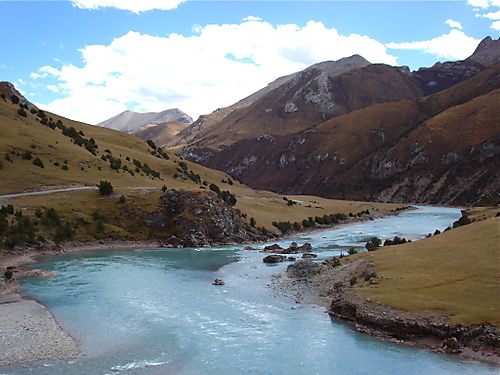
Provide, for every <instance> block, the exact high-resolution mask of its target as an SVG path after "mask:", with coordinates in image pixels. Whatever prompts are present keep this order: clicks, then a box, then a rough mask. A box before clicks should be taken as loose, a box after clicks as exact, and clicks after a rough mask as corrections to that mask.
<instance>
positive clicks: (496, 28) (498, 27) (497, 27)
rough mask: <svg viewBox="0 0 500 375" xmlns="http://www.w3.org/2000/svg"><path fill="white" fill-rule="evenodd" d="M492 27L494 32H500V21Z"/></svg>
mask: <svg viewBox="0 0 500 375" xmlns="http://www.w3.org/2000/svg"><path fill="white" fill-rule="evenodd" d="M490 27H491V28H492V29H494V30H497V31H500V21H494V22H492V23H491V25H490Z"/></svg>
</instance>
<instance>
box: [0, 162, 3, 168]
mask: <svg viewBox="0 0 500 375" xmlns="http://www.w3.org/2000/svg"><path fill="white" fill-rule="evenodd" d="M2 168H3V163H2V162H1V161H0V169H2Z"/></svg>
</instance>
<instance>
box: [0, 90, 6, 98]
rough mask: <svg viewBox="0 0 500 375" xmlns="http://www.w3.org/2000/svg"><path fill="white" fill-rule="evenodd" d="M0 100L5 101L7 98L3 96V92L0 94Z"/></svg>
mask: <svg viewBox="0 0 500 375" xmlns="http://www.w3.org/2000/svg"><path fill="white" fill-rule="evenodd" d="M0 98H2V99H3V100H7V96H5V94H4V93H3V92H2V93H1V94H0Z"/></svg>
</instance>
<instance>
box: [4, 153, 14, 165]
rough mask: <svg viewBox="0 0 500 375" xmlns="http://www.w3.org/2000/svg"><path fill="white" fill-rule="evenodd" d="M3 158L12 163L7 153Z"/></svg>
mask: <svg viewBox="0 0 500 375" xmlns="http://www.w3.org/2000/svg"><path fill="white" fill-rule="evenodd" d="M4 159H5V160H7V161H10V162H11V163H12V158H11V157H10V155H9V153H6V154H5V156H4Z"/></svg>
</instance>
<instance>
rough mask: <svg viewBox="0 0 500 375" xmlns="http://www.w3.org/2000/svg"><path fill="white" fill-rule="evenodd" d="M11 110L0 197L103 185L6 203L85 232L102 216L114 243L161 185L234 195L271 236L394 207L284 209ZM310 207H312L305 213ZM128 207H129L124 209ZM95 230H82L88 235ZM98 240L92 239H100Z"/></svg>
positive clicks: (262, 196) (245, 190) (142, 146)
mask: <svg viewBox="0 0 500 375" xmlns="http://www.w3.org/2000/svg"><path fill="white" fill-rule="evenodd" d="M18 109H19V106H16V105H13V104H11V103H10V101H8V100H3V99H1V98H0V155H1V160H0V194H8V193H16V192H24V191H33V190H35V191H36V190H44V189H56V188H64V187H70V186H71V187H74V186H82V185H87V186H95V185H96V184H98V183H99V181H101V180H107V181H109V182H111V184H112V186H113V187H114V189H115V192H116V194H117V195H115V196H114V197H113V196H110V197H103V196H99V194H98V193H97V192H96V191H93V190H85V191H73V192H64V193H58V194H51V195H44V196H43V199H40V197H38V196H28V197H22V198H16V200H15V202H13V203H14V204H15V205H16V207H35V208H40V207H42V208H43V207H45V208H47V207H54V208H57V209H58V210H60V212H61V213H62V214H64V215H67V217H68V219H71V220H81V219H83V220H84V222H83V224H82V225H83V226H84V227H85V226H87V225H89V224H88V223H87V221H91V222H93V223H94V222H95V220H97V219H94V218H93V216H92V215H94V212H97V211H103V212H105V213H106V217H107V218H108V222H106V223H104V224H105V228H106V230H107V231H106V232H105V233H107V234H110V235H113V236H117V237H120V238H130V239H137V237H134V236H135V234H134V233H136V230H138V229H137V228H135V227H134V225H135V224H134V223H136V222H137V221H138V220H142V219H143V214H144V212H150V213H151V212H155V210H156V209H157V208H158V202H159V197H160V196H161V195H162V191H161V190H162V188H163V186H166V187H167V188H169V189H174V190H184V191H190V192H193V193H194V194H195V195H198V196H204V197H208V196H210V195H212V196H213V195H214V194H211V189H210V188H209V187H210V185H211V184H213V185H216V187H219V188H220V190H221V191H229V192H230V193H231V194H232V195H234V196H235V198H236V199H237V202H236V205H235V206H234V207H233V208H234V209H235V210H240V211H241V212H242V215H243V216H244V217H245V218H244V219H245V220H246V222H247V223H249V222H250V218H251V217H253V218H254V219H255V220H256V226H257V227H259V228H262V227H264V228H267V229H268V230H270V231H273V230H276V228H275V227H274V226H273V225H272V222H273V221H281V220H283V221H290V222H294V221H302V220H303V219H304V218H307V217H309V216H313V217H314V216H318V215H321V216H322V215H325V213H328V214H330V213H338V212H340V213H345V214H348V213H349V212H354V213H356V212H360V211H364V210H370V211H371V212H372V211H379V210H380V211H390V210H393V209H395V208H397V207H398V206H399V205H392V204H390V205H385V204H377V203H366V202H344V201H334V200H328V199H322V198H318V197H296V199H297V200H301V201H303V202H304V204H296V205H294V206H289V205H287V201H284V200H283V199H282V198H283V197H282V196H280V195H277V194H275V193H271V192H266V191H254V190H253V189H251V188H249V187H248V186H245V185H243V184H240V183H239V182H237V181H232V180H231V178H230V176H228V175H227V174H225V173H224V172H221V171H217V170H212V169H209V168H206V167H204V166H201V165H197V164H194V163H191V162H189V161H183V160H181V159H179V158H178V157H176V156H175V155H174V154H172V153H170V152H166V151H164V150H160V149H158V148H157V149H156V150H154V149H153V148H151V146H150V145H149V144H148V143H146V142H145V141H144V140H141V139H140V138H137V137H135V136H133V135H130V134H127V133H123V132H119V131H116V130H112V129H107V128H103V127H100V126H93V125H88V124H84V123H81V122H76V121H72V120H69V119H67V118H64V117H60V116H57V115H55V114H52V113H48V112H46V113H43V112H37V113H35V114H33V113H31V112H30V111H26V112H27V113H26V116H22V115H19V113H18ZM72 129H74V130H72ZM92 140H93V141H92ZM37 159H39V161H38V160H37ZM158 174H159V175H158ZM121 194H123V195H124V196H126V202H127V204H126V205H123V206H120V205H119V204H118V203H117V201H118V199H117V198H118V197H119V196H120V195H121ZM0 200H2V197H0ZM310 202H317V203H314V206H312V205H311V203H310ZM1 204H4V202H3V200H2V203H1ZM1 204H0V206H1ZM129 205H131V208H127V207H129ZM35 208H34V209H33V210H32V211H33V212H34V210H35ZM127 210H128V211H127ZM236 212H237V211H236ZM94 216H95V215H94ZM115 219H116V220H115ZM99 220H101V219H99ZM148 220H149V219H148ZM151 220H153V219H151ZM94 224H95V223H94ZM94 224H93V225H92V226H89V227H88V228H91V229H92V230H93V231H94V230H95V229H96V228H95V225H94ZM115 224H116V225H115ZM141 225H142V224H141ZM120 228H121V229H120ZM123 228H129V229H126V230H125V229H123ZM141 228H142V229H141V230H140V231H139V232H140V235H141V236H145V238H147V235H148V232H147V228H143V227H141ZM139 232H138V233H139ZM105 233H104V232H103V233H97V234H96V235H98V236H99V237H98V238H104V237H105ZM103 236H104V237H103ZM92 238H94V237H92ZM140 238H141V239H142V238H143V237H140ZM75 239H78V238H76V237H75ZM79 240H88V237H82V238H79Z"/></svg>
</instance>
